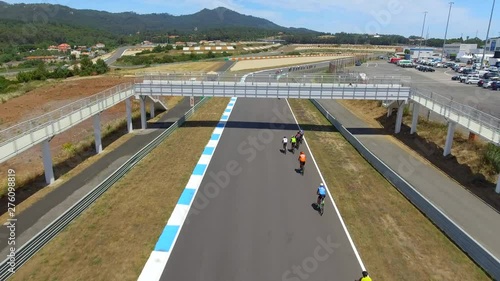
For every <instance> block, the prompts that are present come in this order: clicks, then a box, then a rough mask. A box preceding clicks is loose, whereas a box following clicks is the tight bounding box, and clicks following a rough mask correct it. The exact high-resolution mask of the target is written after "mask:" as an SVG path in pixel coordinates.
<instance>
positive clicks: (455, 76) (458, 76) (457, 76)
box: [451, 75, 460, 81]
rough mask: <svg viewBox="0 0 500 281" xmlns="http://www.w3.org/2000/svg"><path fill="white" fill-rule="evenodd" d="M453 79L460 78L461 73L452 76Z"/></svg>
mask: <svg viewBox="0 0 500 281" xmlns="http://www.w3.org/2000/svg"><path fill="white" fill-rule="evenodd" d="M451 80H453V81H456V80H460V75H453V76H452V77H451Z"/></svg>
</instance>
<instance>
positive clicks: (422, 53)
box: [409, 47, 436, 59]
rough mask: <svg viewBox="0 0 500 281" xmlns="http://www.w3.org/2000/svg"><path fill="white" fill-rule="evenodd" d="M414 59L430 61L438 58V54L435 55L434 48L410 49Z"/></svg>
mask: <svg viewBox="0 0 500 281" xmlns="http://www.w3.org/2000/svg"><path fill="white" fill-rule="evenodd" d="M409 49H410V54H411V58H412V59H416V58H420V59H429V58H434V57H436V53H434V48H425V47H422V48H419V47H416V48H409Z"/></svg>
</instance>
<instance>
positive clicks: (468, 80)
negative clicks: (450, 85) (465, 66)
mask: <svg viewBox="0 0 500 281" xmlns="http://www.w3.org/2000/svg"><path fill="white" fill-rule="evenodd" d="M479 80H480V78H479V75H477V74H475V75H467V78H466V79H465V84H469V85H470V84H477V82H479Z"/></svg>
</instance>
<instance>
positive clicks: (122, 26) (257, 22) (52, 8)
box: [0, 1, 320, 34]
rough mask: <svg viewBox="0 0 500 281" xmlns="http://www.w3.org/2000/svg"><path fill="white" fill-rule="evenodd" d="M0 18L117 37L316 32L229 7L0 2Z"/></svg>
mask: <svg viewBox="0 0 500 281" xmlns="http://www.w3.org/2000/svg"><path fill="white" fill-rule="evenodd" d="M0 19H7V20H20V19H22V20H24V21H25V22H30V20H27V19H34V21H35V22H33V21H31V22H30V23H33V24H38V23H43V22H36V21H37V20H38V21H43V20H46V21H47V22H49V23H55V24H68V25H72V26H83V27H90V28H96V29H100V30H103V31H107V32H112V33H115V34H133V33H137V32H148V31H150V32H158V31H162V32H164V31H170V32H173V33H175V32H193V31H195V30H197V31H204V30H210V29H223V28H234V27H246V28H257V29H264V30H270V31H271V30H273V31H281V32H285V33H286V32H291V33H297V32H312V33H320V32H316V31H313V30H309V29H305V28H289V27H283V26H280V25H277V24H275V23H273V22H271V21H269V20H267V19H263V18H259V17H254V16H251V15H244V14H241V13H238V12H236V11H233V10H230V9H228V8H225V7H217V8H215V9H207V8H204V9H202V10H200V11H198V12H196V13H193V14H188V15H179V16H174V15H172V14H169V13H167V12H162V13H149V14H138V13H135V12H132V11H130V12H120V13H111V12H107V11H98V10H93V9H74V8H71V7H68V6H63V5H59V4H8V3H5V2H3V1H0Z"/></svg>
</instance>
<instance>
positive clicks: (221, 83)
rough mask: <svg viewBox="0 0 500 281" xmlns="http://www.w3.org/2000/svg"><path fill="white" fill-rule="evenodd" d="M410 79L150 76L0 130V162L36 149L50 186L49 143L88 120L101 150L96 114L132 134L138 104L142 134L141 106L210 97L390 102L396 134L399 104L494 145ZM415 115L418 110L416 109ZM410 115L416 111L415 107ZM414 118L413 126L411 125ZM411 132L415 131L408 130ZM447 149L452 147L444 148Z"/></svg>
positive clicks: (493, 136)
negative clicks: (121, 118)
mask: <svg viewBox="0 0 500 281" xmlns="http://www.w3.org/2000/svg"><path fill="white" fill-rule="evenodd" d="M408 80H409V77H402V76H378V77H377V76H375V77H367V76H364V75H349V74H346V75H332V74H304V73H296V74H293V73H283V72H280V71H278V72H277V73H275V74H244V73H241V74H234V73H231V74H219V73H215V72H211V73H201V72H198V73H194V72H189V73H149V74H143V75H141V76H140V77H138V78H137V79H136V81H135V83H128V84H122V85H118V86H116V87H113V88H111V89H109V90H107V91H105V92H102V93H99V94H96V95H94V96H92V97H89V98H86V99H82V100H80V101H77V102H75V103H72V104H69V105H67V106H65V107H62V108H60V109H58V110H55V111H53V112H49V113H47V114H45V115H42V116H40V117H37V118H34V119H32V120H28V121H25V122H23V123H20V124H18V125H15V126H13V127H10V128H7V129H4V130H1V131H0V163H2V162H5V161H7V160H8V159H10V158H12V157H14V156H16V155H18V154H20V153H22V152H23V151H26V150H27V149H29V148H31V147H33V146H35V145H38V144H41V145H42V148H43V149H42V151H43V161H44V167H45V175H46V180H47V182H48V183H51V182H53V181H54V175H53V172H52V160H51V155H50V145H49V141H50V140H51V138H52V137H53V136H55V135H57V134H59V133H62V132H64V131H65V130H67V129H69V128H71V127H73V126H75V125H77V124H79V123H81V122H83V121H84V120H87V119H89V118H91V117H92V118H93V124H94V136H95V144H96V151H97V152H98V153H99V152H100V151H101V150H102V145H101V132H100V119H99V114H100V113H101V112H102V111H104V110H106V109H108V108H110V107H112V106H114V105H116V104H118V103H121V102H123V101H125V104H126V110H127V128H128V131H129V132H131V131H132V129H133V128H132V119H131V100H132V98H135V99H138V100H139V101H140V109H141V128H142V129H146V126H147V122H146V121H147V120H146V118H147V117H146V105H147V104H149V105H150V106H151V107H150V108H151V109H150V113H151V116H153V115H154V109H155V108H156V107H157V106H158V105H159V104H160V103H159V101H158V100H157V97H158V96H186V97H194V96H205V97H207V96H210V97H243V98H300V99H359V100H379V101H383V102H384V103H388V102H393V104H394V103H395V104H397V105H398V107H397V108H398V116H397V122H396V128H395V132H396V133H398V132H399V131H400V129H401V122H402V117H403V108H404V105H406V104H408V103H409V102H413V103H414V104H415V105H417V104H418V105H422V106H424V107H426V108H429V109H431V110H433V111H435V112H436V113H438V114H441V115H443V116H445V117H447V118H449V120H450V122H455V123H457V124H461V125H463V126H464V127H466V128H469V129H470V130H471V131H473V132H475V133H477V134H479V135H481V136H483V137H484V138H486V139H487V140H489V141H492V142H494V143H495V144H499V132H498V131H499V129H498V128H499V127H498V124H500V122H499V121H498V119H496V120H493V121H488V122H485V121H484V120H482V119H481V117H479V119H478V118H477V116H478V115H477V114H476V115H474V116H473V114H463V112H461V111H460V108H459V107H457V106H446V105H443V103H442V102H440V101H439V100H436V99H432V98H429V97H426V96H425V95H422V94H418V93H416V92H415V91H412V90H411V88H410V87H409V86H405V85H404V82H407V81H408ZM416 108H417V109H416V110H417V112H418V106H417V107H416ZM414 110H415V107H414ZM415 120H417V119H414V125H415V126H414V127H415V128H416V121H415ZM412 132H414V128H413V126H412ZM449 146H450V147H451V144H450V145H449Z"/></svg>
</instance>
